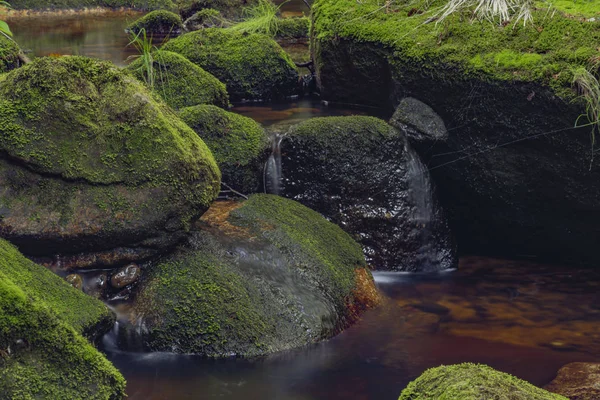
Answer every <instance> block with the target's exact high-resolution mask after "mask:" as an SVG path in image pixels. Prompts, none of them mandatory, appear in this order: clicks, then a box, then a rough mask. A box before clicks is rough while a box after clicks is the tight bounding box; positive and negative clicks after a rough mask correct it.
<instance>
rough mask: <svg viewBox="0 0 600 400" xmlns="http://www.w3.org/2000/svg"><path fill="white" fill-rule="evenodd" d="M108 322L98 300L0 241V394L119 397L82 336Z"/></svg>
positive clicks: (117, 385)
mask: <svg viewBox="0 0 600 400" xmlns="http://www.w3.org/2000/svg"><path fill="white" fill-rule="evenodd" d="M113 323H114V315H113V314H112V313H111V312H110V311H109V310H108V308H107V307H106V306H105V305H104V304H102V303H101V302H100V301H98V300H95V299H92V298H91V297H88V296H86V295H84V294H83V293H82V292H81V291H79V290H76V289H74V288H73V287H71V285H69V284H68V283H66V282H65V281H63V280H62V279H61V278H59V277H58V276H56V275H54V274H53V273H52V272H50V271H48V270H47V269H45V268H44V267H41V266H39V265H36V264H34V263H33V262H31V261H30V260H28V259H26V258H25V257H24V256H23V255H22V254H20V253H19V252H18V250H17V249H16V248H15V247H13V246H12V245H11V244H9V243H8V242H6V241H5V240H3V239H0V393H2V395H1V396H0V397H2V398H6V399H41V398H43V399H98V400H100V399H102V400H104V399H120V398H124V397H125V380H124V379H123V377H122V376H121V374H120V373H119V372H118V371H117V369H116V368H115V367H113V366H112V365H111V364H110V363H109V362H108V361H107V360H106V359H105V358H104V356H103V355H102V354H101V353H100V352H98V351H97V350H96V349H94V347H93V346H92V345H91V344H90V343H89V342H88V340H86V339H85V338H86V337H87V338H88V339H90V340H94V339H97V338H98V337H99V335H101V334H102V333H104V332H106V331H107V330H108V329H110V327H111V326H112V324H113Z"/></svg>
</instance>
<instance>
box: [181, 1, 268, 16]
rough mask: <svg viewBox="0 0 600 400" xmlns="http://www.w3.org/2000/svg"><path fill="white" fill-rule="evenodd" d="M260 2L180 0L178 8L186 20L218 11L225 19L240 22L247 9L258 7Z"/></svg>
mask: <svg viewBox="0 0 600 400" xmlns="http://www.w3.org/2000/svg"><path fill="white" fill-rule="evenodd" d="M257 3H258V0H178V1H177V7H178V8H179V14H181V15H182V16H183V18H184V19H187V18H190V17H191V16H192V15H194V14H195V13H197V12H199V11H203V10H209V9H210V10H216V11H218V12H219V13H220V14H221V15H223V17H225V18H227V19H232V20H239V19H240V18H241V17H242V16H243V14H244V10H245V9H246V7H249V6H253V5H256V4H257Z"/></svg>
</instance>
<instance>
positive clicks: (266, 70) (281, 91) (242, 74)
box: [163, 28, 298, 101]
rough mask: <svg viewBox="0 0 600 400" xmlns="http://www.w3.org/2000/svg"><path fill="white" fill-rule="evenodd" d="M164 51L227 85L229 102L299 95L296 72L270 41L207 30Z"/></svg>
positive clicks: (185, 37) (184, 37)
mask: <svg viewBox="0 0 600 400" xmlns="http://www.w3.org/2000/svg"><path fill="white" fill-rule="evenodd" d="M163 50H167V51H172V52H175V53H179V54H181V55H182V56H184V57H186V58H187V59H188V60H190V61H191V62H193V63H194V64H196V65H198V66H199V67H201V68H203V69H204V70H206V71H208V72H210V73H211V74H213V75H214V76H215V77H217V78H218V79H219V80H220V81H221V82H223V83H224V84H225V85H227V91H228V92H229V96H230V97H231V100H232V101H241V100H274V99H283V98H285V97H288V96H291V95H294V94H296V93H297V91H298V71H297V69H296V66H295V64H294V62H293V61H292V60H291V58H290V57H289V55H288V54H287V53H286V52H285V51H284V50H283V49H282V48H281V46H279V44H277V42H275V40H273V39H271V38H270V37H268V36H266V35H262V34H258V33H252V34H246V33H242V32H238V31H234V30H231V29H220V28H207V29H202V30H199V31H195V32H190V33H186V34H185V35H182V36H180V37H178V38H176V39H173V40H170V41H169V42H167V43H166V44H165V45H164V46H163Z"/></svg>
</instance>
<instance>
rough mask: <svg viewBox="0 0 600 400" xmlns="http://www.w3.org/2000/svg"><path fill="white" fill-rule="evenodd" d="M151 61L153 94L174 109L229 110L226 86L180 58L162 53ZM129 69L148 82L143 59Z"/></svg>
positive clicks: (188, 61) (154, 55) (178, 55)
mask: <svg viewBox="0 0 600 400" xmlns="http://www.w3.org/2000/svg"><path fill="white" fill-rule="evenodd" d="M152 57H153V60H154V62H153V64H152V69H153V74H154V91H155V92H156V93H158V95H159V96H160V97H161V98H162V99H163V100H164V101H165V103H167V104H168V105H170V106H171V107H173V108H174V109H176V110H177V109H179V108H183V107H190V106H195V105H198V104H214V105H215V106H219V107H224V108H226V107H228V106H229V96H228V95H227V88H226V87H225V85H224V84H223V83H222V82H221V81H219V80H218V79H217V78H215V77H214V76H213V75H212V74H210V73H209V72H206V71H205V70H203V69H202V68H200V67H199V66H197V65H196V64H194V63H192V62H191V61H190V60H188V59H187V58H185V57H184V56H182V55H181V54H177V53H172V52H170V51H163V50H159V51H157V52H155V53H153V55H152ZM127 68H128V69H130V70H131V71H132V72H133V73H134V75H135V76H136V78H138V79H140V80H141V81H144V82H146V81H147V80H148V77H147V73H148V72H147V70H146V67H145V66H144V62H143V60H142V59H140V58H138V59H137V60H135V61H134V62H132V63H131V64H129V66H128V67H127Z"/></svg>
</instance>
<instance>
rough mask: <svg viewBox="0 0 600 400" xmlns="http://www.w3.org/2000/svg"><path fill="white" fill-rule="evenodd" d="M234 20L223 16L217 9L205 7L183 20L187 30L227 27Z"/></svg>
mask: <svg viewBox="0 0 600 400" xmlns="http://www.w3.org/2000/svg"><path fill="white" fill-rule="evenodd" d="M233 24H234V22H231V21H230V20H228V19H226V18H224V17H223V16H222V15H221V13H220V12H219V10H215V9H212V8H205V9H202V10H200V11H198V12H197V13H195V14H194V15H192V16H191V17H190V18H188V19H186V20H185V29H186V30H187V31H190V32H191V31H197V30H199V29H204V28H227V27H230V26H231V25H233Z"/></svg>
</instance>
